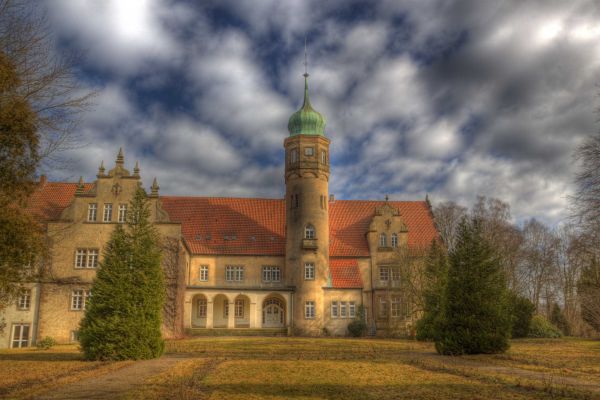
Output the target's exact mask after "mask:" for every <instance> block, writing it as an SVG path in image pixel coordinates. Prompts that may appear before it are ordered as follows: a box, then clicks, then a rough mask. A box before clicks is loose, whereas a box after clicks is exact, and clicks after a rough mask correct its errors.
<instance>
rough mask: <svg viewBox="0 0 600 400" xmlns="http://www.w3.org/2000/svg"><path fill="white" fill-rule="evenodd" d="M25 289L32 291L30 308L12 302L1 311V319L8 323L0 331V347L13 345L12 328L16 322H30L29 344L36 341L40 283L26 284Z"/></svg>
mask: <svg viewBox="0 0 600 400" xmlns="http://www.w3.org/2000/svg"><path fill="white" fill-rule="evenodd" d="M24 288H25V289H28V290H30V291H31V297H30V302H29V308H27V309H20V308H19V307H17V302H15V303H13V304H10V305H9V306H8V307H7V308H6V309H4V310H3V312H2V313H0V321H2V319H4V323H5V324H6V325H5V327H4V329H3V330H2V331H0V349H1V348H9V347H11V340H12V330H13V325H14V324H29V335H28V339H29V345H31V343H35V341H36V337H35V332H36V325H35V324H36V312H37V304H38V296H39V285H37V284H27V285H25V286H24Z"/></svg>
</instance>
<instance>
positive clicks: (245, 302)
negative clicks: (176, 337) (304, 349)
mask: <svg viewBox="0 0 600 400" xmlns="http://www.w3.org/2000/svg"><path fill="white" fill-rule="evenodd" d="M292 305H293V303H292V292H291V291H251V290H247V291H246V290H231V289H228V290H219V289H191V290H188V291H186V294H185V300H184V328H185V329H186V330H190V329H217V328H222V329H263V328H264V329H272V328H289V327H291V324H292V320H291V318H292Z"/></svg>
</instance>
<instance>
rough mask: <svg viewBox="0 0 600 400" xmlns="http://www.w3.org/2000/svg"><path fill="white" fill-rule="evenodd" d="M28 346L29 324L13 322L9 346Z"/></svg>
mask: <svg viewBox="0 0 600 400" xmlns="http://www.w3.org/2000/svg"><path fill="white" fill-rule="evenodd" d="M27 346H29V324H14V325H13V328H12V341H11V346H10V347H12V348H13V349H20V348H21V347H27Z"/></svg>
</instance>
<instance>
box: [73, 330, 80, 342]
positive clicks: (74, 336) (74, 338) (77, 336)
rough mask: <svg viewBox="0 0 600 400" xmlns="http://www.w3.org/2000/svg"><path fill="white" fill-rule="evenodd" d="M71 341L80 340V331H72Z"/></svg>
mask: <svg viewBox="0 0 600 400" xmlns="http://www.w3.org/2000/svg"><path fill="white" fill-rule="evenodd" d="M71 342H79V331H71Z"/></svg>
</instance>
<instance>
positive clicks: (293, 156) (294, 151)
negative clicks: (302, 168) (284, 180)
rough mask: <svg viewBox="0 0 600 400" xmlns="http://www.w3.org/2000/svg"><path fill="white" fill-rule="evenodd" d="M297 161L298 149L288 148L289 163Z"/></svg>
mask: <svg viewBox="0 0 600 400" xmlns="http://www.w3.org/2000/svg"><path fill="white" fill-rule="evenodd" d="M297 162H298V149H291V150H290V164H296V163H297Z"/></svg>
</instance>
